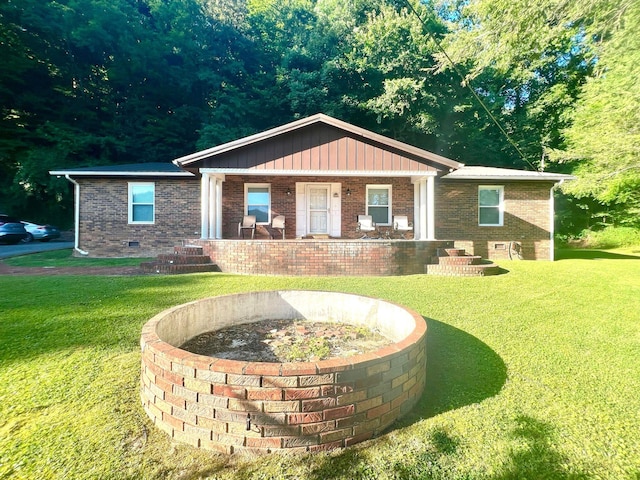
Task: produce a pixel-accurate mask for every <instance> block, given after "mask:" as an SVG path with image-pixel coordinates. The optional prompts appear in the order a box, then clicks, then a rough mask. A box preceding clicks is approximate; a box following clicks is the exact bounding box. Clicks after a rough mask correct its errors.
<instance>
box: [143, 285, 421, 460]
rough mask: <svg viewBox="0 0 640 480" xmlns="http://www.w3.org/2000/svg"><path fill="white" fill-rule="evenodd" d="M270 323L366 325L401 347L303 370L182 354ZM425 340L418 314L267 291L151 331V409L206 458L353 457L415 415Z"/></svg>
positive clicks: (175, 314) (360, 301)
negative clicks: (225, 333)
mask: <svg viewBox="0 0 640 480" xmlns="http://www.w3.org/2000/svg"><path fill="white" fill-rule="evenodd" d="M267 319H283V320H287V319H291V320H294V319H309V320H314V321H327V322H329V321H331V322H344V323H349V324H353V325H366V326H368V327H369V328H375V329H377V330H379V331H380V332H381V333H382V334H383V335H385V336H387V337H388V338H390V339H392V340H393V341H394V342H395V343H393V344H392V345H389V346H387V347H384V348H382V349H379V350H376V351H374V352H368V353H364V354H361V355H355V356H352V357H348V358H330V359H327V360H322V361H318V362H304V363H302V362H300V363H296V362H291V363H266V362H243V361H234V360H226V359H220V358H215V357H207V356H203V355H196V354H193V353H190V352H187V351H185V350H182V349H180V348H178V347H177V345H182V344H183V343H184V342H185V341H186V340H188V339H190V338H192V337H194V336H196V335H199V334H201V333H204V332H208V331H212V330H219V329H222V328H225V327H227V326H230V325H237V324H251V323H253V322H259V321H261V320H267ZM247 328H251V325H247ZM426 331H427V326H426V323H425V321H424V319H423V318H422V317H421V316H420V315H419V314H417V313H416V312H414V311H411V310H408V309H406V308H404V307H401V306H399V305H395V304H392V303H389V302H385V301H382V300H378V299H374V298H369V297H362V296H357V295H350V294H345V293H336V292H318V291H268V292H251V293H244V294H237V295H226V296H220V297H213V298H207V299H203V300H198V301H195V302H191V303H187V304H184V305H179V306H176V307H173V308H170V309H168V310H165V311H164V312H162V313H160V314H158V315H156V316H155V317H153V318H152V319H151V320H149V322H147V323H146V324H145V326H144V327H143V329H142V336H141V340H140V345H141V349H142V375H141V398H142V403H143V406H144V409H145V411H146V412H147V414H148V415H149V416H150V417H151V419H152V420H153V422H154V423H155V425H156V426H158V427H159V428H160V429H162V430H164V431H165V432H166V433H168V434H169V435H170V436H171V437H172V438H173V439H175V440H177V441H180V442H185V443H189V444H191V445H193V446H196V447H200V448H204V449H210V450H217V451H222V452H225V453H234V452H237V451H245V450H247V451H252V452H258V453H266V452H271V451H278V450H287V451H291V450H293V451H319V450H331V449H334V448H339V447H347V446H349V445H353V444H355V443H358V442H361V441H363V440H367V439H369V438H372V437H374V436H376V435H378V434H380V433H381V432H383V431H384V430H385V429H386V428H387V427H389V426H390V425H391V424H392V423H393V422H394V421H395V420H397V419H398V418H400V417H401V416H403V415H404V414H406V413H407V412H408V411H409V410H410V409H411V408H412V407H413V406H414V405H415V403H416V402H417V400H418V399H419V397H420V395H421V394H422V391H423V390H424V386H425V375H426V370H425V366H426V363H425V362H426Z"/></svg>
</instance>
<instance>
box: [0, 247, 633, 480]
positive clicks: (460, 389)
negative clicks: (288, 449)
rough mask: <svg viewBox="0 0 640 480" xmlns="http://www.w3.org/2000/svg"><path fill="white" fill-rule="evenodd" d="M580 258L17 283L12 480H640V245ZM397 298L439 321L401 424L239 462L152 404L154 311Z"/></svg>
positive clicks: (7, 391) (2, 412) (0, 345)
mask: <svg viewBox="0 0 640 480" xmlns="http://www.w3.org/2000/svg"><path fill="white" fill-rule="evenodd" d="M638 253H639V252H638V249H636V250H628V251H626V252H599V253H598V252H593V251H591V252H582V251H578V252H571V253H570V254H569V255H567V254H566V253H563V255H562V256H561V257H562V258H564V259H563V260H559V261H557V262H554V263H551V262H517V261H513V262H500V265H501V266H502V267H503V268H505V269H506V270H508V273H507V274H505V275H500V276H496V277H486V278H444V277H429V276H424V275H415V276H407V277H393V278H291V277H264V276H261V277H248V276H247V277H244V276H234V275H226V274H221V273H220V274H194V275H182V276H140V277H82V276H56V277H51V278H46V277H37V276H33V277H30V276H24V277H23V276H15V277H10V276H0V292H2V294H1V296H0V478H2V479H4V478H11V479H14V478H15V479H48V478H52V479H82V480H85V479H118V480H119V479H157V478H172V479H185V480H186V479H197V478H220V479H247V480H249V479H270V478H282V479H313V480H325V479H345V480H347V479H348V480H353V479H365V478H366V479H369V478H371V479H378V478H379V479H427V478H442V479H495V480H498V479H500V480H502V479H505V480H506V479H525V478H527V479H582V478H584V479H587V478H588V479H592V478H597V479H616V480H617V479H633V480H637V479H639V478H640V256H638ZM294 288H295V289H324V290H340V291H345V292H353V293H359V294H364V295H370V296H375V297H380V298H384V299H387V300H391V301H394V302H398V303H401V304H404V305H406V306H408V307H410V308H412V309H415V310H416V311H418V312H419V313H421V314H422V315H423V316H424V317H425V318H426V319H427V322H428V325H429V331H428V335H429V337H428V338H429V346H428V348H429V351H428V366H427V388H426V391H425V393H424V395H423V398H422V400H421V402H420V403H419V405H418V407H417V408H416V409H415V410H414V412H413V413H412V414H411V415H409V417H407V418H405V419H404V420H403V421H402V422H401V423H400V424H398V425H395V426H394V428H392V429H391V431H389V432H388V433H387V434H386V435H384V436H381V437H379V438H377V439H374V440H372V441H369V442H366V443H363V444H360V445H358V446H356V447H354V448H350V449H346V450H343V451H337V452H333V453H331V454H315V455H308V456H307V455H305V456H302V457H296V458H292V457H291V456H288V455H270V456H266V457H261V458H248V457H241V456H234V457H231V458H227V457H224V456H220V455H217V454H213V453H208V452H203V451H199V450H196V449H193V448H191V447H188V446H183V445H179V444H176V443H172V442H171V441H170V440H169V439H168V438H167V436H166V435H165V434H164V433H163V432H161V431H159V430H157V429H156V428H155V427H154V426H153V425H152V424H150V422H149V421H148V417H146V415H145V414H144V412H143V410H142V408H141V405H140V401H139V398H138V382H139V368H140V367H139V363H140V355H139V345H138V341H139V335H140V328H141V326H142V325H143V324H144V323H145V322H146V321H147V320H148V319H149V318H150V317H151V316H153V315H154V314H155V313H157V312H159V311H161V310H163V309H165V308H167V307H169V306H172V305H176V304H180V303H183V302H187V301H190V300H194V299H197V298H203V297H207V296H213V295H219V294H224V293H231V292H241V291H249V290H265V289H294Z"/></svg>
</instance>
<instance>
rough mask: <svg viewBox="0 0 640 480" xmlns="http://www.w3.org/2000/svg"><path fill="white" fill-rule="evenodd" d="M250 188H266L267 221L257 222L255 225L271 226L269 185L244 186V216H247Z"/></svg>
mask: <svg viewBox="0 0 640 480" xmlns="http://www.w3.org/2000/svg"><path fill="white" fill-rule="evenodd" d="M250 188H267V189H268V193H269V204H268V205H267V221H266V222H258V221H256V225H270V224H271V201H272V196H271V184H270V183H245V184H244V215H249V213H248V212H249V189H250Z"/></svg>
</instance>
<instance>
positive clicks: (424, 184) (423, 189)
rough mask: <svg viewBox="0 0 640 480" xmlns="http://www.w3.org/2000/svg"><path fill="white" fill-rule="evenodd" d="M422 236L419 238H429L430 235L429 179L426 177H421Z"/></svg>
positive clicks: (420, 209) (420, 210)
mask: <svg viewBox="0 0 640 480" xmlns="http://www.w3.org/2000/svg"><path fill="white" fill-rule="evenodd" d="M419 185H420V208H419V212H420V225H419V226H420V236H419V237H418V240H427V236H428V223H427V222H428V215H427V211H428V195H427V180H426V178H421V179H420V183H419Z"/></svg>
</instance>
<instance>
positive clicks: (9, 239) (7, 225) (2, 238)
mask: <svg viewBox="0 0 640 480" xmlns="http://www.w3.org/2000/svg"><path fill="white" fill-rule="evenodd" d="M25 238H27V231H26V230H25V228H24V225H23V224H22V223H20V220H18V219H17V218H14V217H10V216H9V215H4V214H0V243H8V244H10V245H13V244H14V243H18V242H19V241H20V240H23V239H25Z"/></svg>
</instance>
